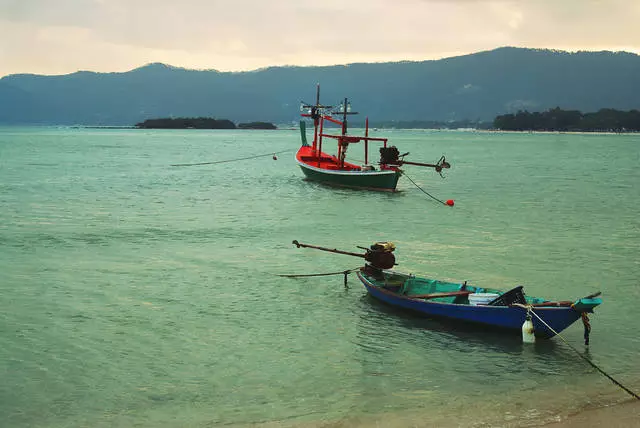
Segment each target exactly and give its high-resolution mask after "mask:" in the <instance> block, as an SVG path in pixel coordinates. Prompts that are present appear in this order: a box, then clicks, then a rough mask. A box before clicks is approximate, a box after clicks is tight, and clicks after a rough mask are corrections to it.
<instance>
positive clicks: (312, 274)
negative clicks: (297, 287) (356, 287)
mask: <svg viewBox="0 0 640 428" xmlns="http://www.w3.org/2000/svg"><path fill="white" fill-rule="evenodd" d="M357 270H360V268H359V267H357V268H355V269H349V270H343V271H340V272H328V273H307V274H293V275H281V274H276V276H281V277H283V278H302V277H308V276H329V275H346V274H349V273H351V272H354V271H357Z"/></svg>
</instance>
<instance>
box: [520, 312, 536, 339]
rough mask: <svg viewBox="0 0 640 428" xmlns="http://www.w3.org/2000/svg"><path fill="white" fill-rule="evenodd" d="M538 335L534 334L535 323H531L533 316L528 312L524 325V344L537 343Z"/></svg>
mask: <svg viewBox="0 0 640 428" xmlns="http://www.w3.org/2000/svg"><path fill="white" fill-rule="evenodd" d="M535 341H536V335H535V334H534V333H533V322H531V314H530V313H528V312H527V318H526V319H525V320H524V323H523V324H522V342H523V343H535Z"/></svg>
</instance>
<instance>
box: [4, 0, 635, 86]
mask: <svg viewBox="0 0 640 428" xmlns="http://www.w3.org/2000/svg"><path fill="white" fill-rule="evenodd" d="M639 22H640V1H638V0H606V1H605V0H602V1H598V0H511V1H500V0H351V1H348V0H321V1H317V0H314V1H308V0H263V1H255V0H224V1H223V0H181V1H177V0H171V1H169V0H0V76H4V75H7V74H12V73H39V74H62V73H71V72H74V71H77V70H92V71H125V70H130V69H132V68H135V67H139V66H141V65H144V64H146V63H149V62H164V63H168V64H171V65H175V66H180V67H187V68H198V69H212V68H213V69H217V70H222V71H228V70H252V69H257V68H261V67H266V66H270V65H286V64H289V65H328V64H344V63H351V62H380V61H397V60H425V59H438V58H443V57H447V56H453V55H459V54H466V53H472V52H477V51H481V50H488V49H494V48H496V47H500V46H521V47H536V48H552V49H565V50H572V51H573V50H627V51H632V52H636V53H640V24H638V23H639Z"/></svg>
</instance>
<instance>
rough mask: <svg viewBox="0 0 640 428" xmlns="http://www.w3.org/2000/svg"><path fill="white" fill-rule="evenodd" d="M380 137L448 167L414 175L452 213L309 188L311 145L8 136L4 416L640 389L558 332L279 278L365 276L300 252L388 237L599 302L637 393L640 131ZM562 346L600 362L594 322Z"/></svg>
mask: <svg viewBox="0 0 640 428" xmlns="http://www.w3.org/2000/svg"><path fill="white" fill-rule="evenodd" d="M380 134H381V135H382V133H380ZM385 135H387V136H389V137H390V138H392V141H393V143H394V144H396V145H398V146H399V148H400V150H401V152H405V151H409V152H411V155H410V158H408V159H410V160H414V161H423V162H432V161H436V160H437V159H438V158H439V157H440V155H442V154H445V155H446V156H447V159H448V160H450V162H451V163H452V169H451V170H449V171H448V172H447V178H446V179H444V180H442V179H440V178H439V177H438V176H437V175H436V174H435V173H434V172H433V171H431V170H427V169H420V168H418V167H413V168H411V167H407V168H406V169H407V173H408V174H409V176H410V177H411V178H412V179H413V180H414V181H416V183H418V184H419V185H421V186H423V187H424V188H425V189H426V190H427V191H429V192H431V193H432V194H434V195H435V196H437V197H439V198H441V199H449V198H452V199H455V201H456V206H455V207H454V208H447V207H444V206H441V205H438V204H436V203H435V202H433V201H432V200H431V199H429V198H428V197H426V195H424V194H423V193H421V192H420V191H419V190H418V189H417V188H416V187H414V186H413V185H412V184H411V182H410V181H408V180H407V179H406V178H402V179H401V181H400V184H399V188H400V190H402V191H401V192H399V193H397V194H378V193H370V192H362V191H352V190H337V189H330V188H325V187H322V186H319V185H317V184H313V183H310V182H306V181H304V180H303V179H302V173H301V172H300V171H299V170H298V169H297V166H295V163H294V162H293V155H294V150H295V149H296V148H297V147H298V144H299V143H298V141H299V136H298V134H297V132H296V131H285V130H282V131H273V132H263V131H256V132H253V131H244V132H241V131H233V132H227V131H216V132H207V131H166V132H162V131H141V130H83V129H53V128H40V129H37V128H24V129H23V128H3V129H0V206H1V207H2V209H1V210H0V292H1V293H2V298H1V299H0V320H1V322H0V341H1V342H0V345H1V346H0V375H1V376H2V381H1V382H0V426H2V427H5V426H6V427H32V426H38V427H75V426H91V427H113V426H119V427H130V426H137V427H182V426H193V427H210V426H218V425H226V426H232V427H236V426H237V427H243V426H248V425H252V426H253V424H256V425H257V426H261V427H262V426H264V427H281V426H296V427H315V426H332V425H334V424H335V425H336V426H337V425H340V424H344V425H348V426H372V425H374V426H375V424H378V425H379V426H392V427H393V426H397V427H401V426H416V425H418V426H433V425H437V426H459V425H460V426H473V425H476V426H479V425H481V424H483V423H484V424H490V425H501V426H502V425H514V426H530V425H534V424H537V423H540V422H542V421H549V420H554V419H557V418H559V417H563V416H564V415H566V414H567V413H569V412H571V411H574V410H578V409H582V408H585V407H590V406H594V405H602V404H607V403H613V402H619V401H624V400H627V399H628V398H629V396H628V395H627V394H626V393H625V392H623V391H622V390H620V389H618V388H617V387H616V386H615V385H613V384H612V383H611V382H610V381H608V380H607V379H606V378H604V377H603V376H602V375H600V374H598V373H597V372H596V371H595V370H593V369H592V368H591V367H590V366H589V365H587V364H586V363H585V362H584V361H583V360H581V359H580V358H579V357H578V356H577V355H576V354H575V353H574V352H573V351H572V350H571V349H570V348H569V347H567V346H566V345H565V344H564V343H563V342H562V341H561V340H560V339H558V338H556V339H553V340H551V341H546V342H539V343H537V344H535V345H534V346H531V345H523V344H521V343H520V338H519V337H507V338H505V337H503V336H501V335H499V334H495V333H487V332H482V331H478V330H470V329H466V328H463V329H454V328H451V327H450V326H448V325H447V324H445V323H441V322H436V321H430V320H424V319H420V318H417V317H413V316H407V315H403V314H400V313H398V312H395V311H393V310H391V309H389V308H388V307H385V306H382V305H380V304H378V303H376V302H375V301H372V300H371V299H370V298H368V297H367V295H366V294H365V292H364V291H363V288H362V287H361V286H359V284H358V283H357V280H356V278H355V277H351V278H350V282H349V284H350V288H348V289H345V288H344V287H343V284H342V278H341V277H340V276H334V277H317V278H306V279H283V278H279V277H277V276H275V274H294V273H322V272H333V271H339V270H344V269H350V268H355V267H357V266H358V265H359V259H355V258H351V257H347V256H341V255H334V254H329V253H323V252H318V251H314V250H308V249H296V248H295V247H294V246H293V245H291V241H292V240H293V239H298V240H299V241H301V242H306V243H311V244H316V245H323V246H331V247H335V248H342V249H345V250H349V251H358V250H357V249H356V247H355V246H356V245H361V246H366V245H369V244H371V243H373V242H375V241H380V240H390V241H393V242H395V243H396V246H397V248H398V249H397V250H396V257H397V259H398V262H399V264H400V265H399V267H398V268H399V269H402V270H405V271H410V272H414V273H422V274H426V275H428V276H431V277H437V278H441V279H450V280H457V281H462V280H468V281H470V282H471V283H472V284H476V285H479V286H496V287H501V288H509V287H512V286H514V285H516V284H524V285H525V290H526V291H527V293H528V294H530V295H534V296H545V297H548V298H552V299H559V300H566V299H572V298H576V297H581V296H584V295H586V294H589V293H592V292H594V291H597V290H601V291H602V292H603V298H604V300H605V303H604V304H603V305H602V306H601V307H600V308H598V309H597V312H596V314H595V315H593V316H592V317H591V320H592V325H593V332H592V335H591V339H592V344H591V347H590V349H589V350H588V352H589V354H588V355H589V357H590V358H591V359H592V360H593V361H594V362H595V363H596V364H598V365H600V366H601V367H602V368H603V369H604V370H606V371H607V372H608V373H609V374H611V375H612V376H614V377H615V378H616V379H618V380H619V381H621V382H622V383H623V384H625V385H626V386H628V387H630V388H632V389H635V390H636V391H638V390H640V363H639V362H638V359H637V357H638V354H639V353H640V336H639V335H638V334H637V332H638V322H639V321H638V306H637V302H638V300H639V299H640V279H639V278H640V257H639V255H640V216H638V212H640V169H639V168H638V165H639V164H640V135H637V136H630V135H562V134H546V135H543V134H494V133H470V132H431V131H393V132H390V133H386V134H385ZM357 149H358V147H357V146H355V145H354V146H352V147H351V148H350V150H351V155H352V158H353V159H358V158H360V159H361V158H362V156H360V153H358V150H357ZM282 150H291V151H290V152H288V153H281V154H279V155H278V160H277V161H274V160H272V159H271V156H268V157H261V158H257V159H252V160H244V161H240V162H233V163H224V164H218V165H204V166H193V167H172V166H170V165H171V164H176V163H192V162H209V161H215V160H224V159H233V158H239V157H246V156H251V155H252V154H256V153H257V154H264V153H271V152H276V151H282ZM563 337H564V338H565V339H566V340H567V341H568V342H570V343H572V344H573V345H574V346H576V347H577V349H579V350H580V351H584V350H585V347H584V345H583V344H582V326H581V325H580V324H579V323H576V324H575V325H574V326H572V327H571V328H569V329H568V330H566V332H565V333H563ZM344 425H340V426H344Z"/></svg>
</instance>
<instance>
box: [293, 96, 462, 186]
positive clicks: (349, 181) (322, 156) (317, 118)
mask: <svg viewBox="0 0 640 428" xmlns="http://www.w3.org/2000/svg"><path fill="white" fill-rule="evenodd" d="M300 109H301V111H303V113H302V114H301V116H302V117H309V118H311V119H313V142H312V144H311V145H309V144H308V143H307V136H306V122H305V121H304V120H301V121H300V135H301V138H302V146H301V147H300V149H299V150H298V153H297V154H296V161H297V162H298V165H299V166H300V169H302V172H303V173H304V175H305V176H306V177H307V179H309V180H313V181H318V182H321V183H324V184H329V185H334V186H340V187H351V188H359V189H370V190H380V191H388V192H394V191H395V190H396V186H397V184H398V180H399V179H400V176H401V175H402V170H401V169H400V167H401V166H402V165H405V164H406V165H418V166H427V167H431V168H434V169H435V170H436V171H437V172H438V173H440V172H441V171H442V169H443V168H450V165H449V163H448V162H447V161H446V159H445V158H444V156H443V157H441V158H440V160H439V161H438V163H436V164H427V163H418V162H408V161H405V160H404V156H406V155H408V153H405V154H403V155H401V154H400V152H399V151H398V149H397V148H396V147H395V146H388V144H387V143H388V139H387V138H376V137H370V136H369V119H367V120H366V121H365V132H364V135H349V134H348V133H347V115H352V114H357V113H356V112H352V111H351V105H350V104H349V101H348V99H347V98H345V99H344V101H343V102H342V103H341V104H340V105H339V106H337V107H336V108H334V107H333V106H325V105H322V104H320V85H318V87H317V90H316V103H315V104H313V105H311V104H307V103H305V102H302V105H301V106H300ZM335 116H337V117H340V116H341V118H340V119H337V118H336V117H335ZM325 122H330V123H333V124H336V125H338V126H340V128H341V132H340V133H339V134H329V133H325V129H324V127H325ZM326 138H329V139H332V140H336V142H337V145H338V151H337V154H336V155H330V154H328V153H326V152H323V151H322V145H323V141H324V139H326ZM370 142H373V143H379V144H380V143H381V147H380V149H379V151H380V159H379V161H377V162H376V164H375V165H373V164H371V163H369V143H370ZM356 143H362V144H363V145H364V164H363V165H357V164H355V163H351V162H347V161H346V160H345V159H346V154H347V149H348V147H349V145H350V144H356Z"/></svg>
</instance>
